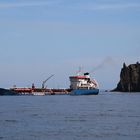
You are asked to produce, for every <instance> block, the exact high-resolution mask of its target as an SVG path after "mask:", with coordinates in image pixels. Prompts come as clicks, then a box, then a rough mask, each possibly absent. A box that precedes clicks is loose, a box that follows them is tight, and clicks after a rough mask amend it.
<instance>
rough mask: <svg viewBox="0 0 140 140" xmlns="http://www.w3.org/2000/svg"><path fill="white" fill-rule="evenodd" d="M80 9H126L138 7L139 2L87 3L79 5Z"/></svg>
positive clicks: (139, 6)
mask: <svg viewBox="0 0 140 140" xmlns="http://www.w3.org/2000/svg"><path fill="white" fill-rule="evenodd" d="M80 7H81V9H85V10H91V11H92V10H93V11H100V10H126V9H134V8H136V9H137V8H140V3H124V4H87V5H83V6H82V5H81V6H80Z"/></svg>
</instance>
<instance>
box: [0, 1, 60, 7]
mask: <svg viewBox="0 0 140 140" xmlns="http://www.w3.org/2000/svg"><path fill="white" fill-rule="evenodd" d="M60 2H61V1H45V2H43V1H42V2H41V1H40V2H34V1H32V2H24V3H20V2H16V3H8V2H7V3H0V8H18V7H19V8H20V7H36V6H50V5H55V4H59V3H60Z"/></svg>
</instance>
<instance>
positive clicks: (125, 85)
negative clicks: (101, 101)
mask: <svg viewBox="0 0 140 140" xmlns="http://www.w3.org/2000/svg"><path fill="white" fill-rule="evenodd" d="M113 91H121V92H140V63H139V62H137V63H136V64H131V65H129V66H126V64H125V63H124V64H123V68H122V70H121V73H120V81H119V83H118V85H117V87H116V88H115V89H114V90H113Z"/></svg>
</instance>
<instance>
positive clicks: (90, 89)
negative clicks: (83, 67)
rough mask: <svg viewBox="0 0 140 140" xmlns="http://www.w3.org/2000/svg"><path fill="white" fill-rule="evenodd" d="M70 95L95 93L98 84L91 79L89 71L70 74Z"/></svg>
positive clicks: (97, 89) (97, 90)
mask: <svg viewBox="0 0 140 140" xmlns="http://www.w3.org/2000/svg"><path fill="white" fill-rule="evenodd" d="M69 79H70V89H71V90H72V91H71V92H70V95H97V94H98V93H99V86H98V83H97V82H96V80H95V79H91V78H90V75H89V73H88V72H87V73H84V74H77V75H76V76H70V77H69Z"/></svg>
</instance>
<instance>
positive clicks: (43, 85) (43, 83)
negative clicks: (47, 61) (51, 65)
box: [42, 74, 54, 88]
mask: <svg viewBox="0 0 140 140" xmlns="http://www.w3.org/2000/svg"><path fill="white" fill-rule="evenodd" d="M53 76H54V74H52V75H51V76H49V77H48V78H47V79H46V80H44V81H43V82H42V88H44V87H45V83H46V82H47V81H48V80H49V79H51V78H52V77H53Z"/></svg>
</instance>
